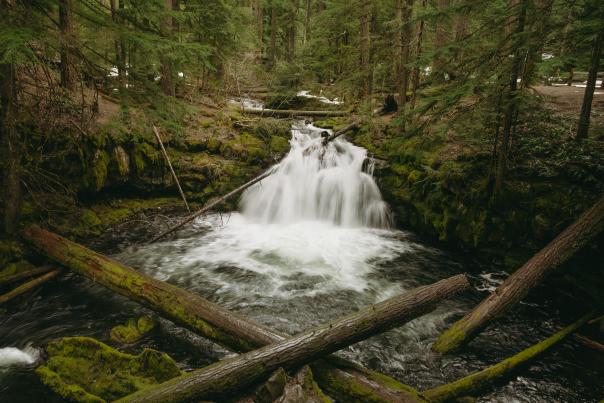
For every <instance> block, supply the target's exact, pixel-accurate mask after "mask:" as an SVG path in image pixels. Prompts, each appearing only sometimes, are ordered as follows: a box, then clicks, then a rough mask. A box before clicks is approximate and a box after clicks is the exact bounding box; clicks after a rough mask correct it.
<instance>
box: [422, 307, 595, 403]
mask: <svg viewBox="0 0 604 403" xmlns="http://www.w3.org/2000/svg"><path fill="white" fill-rule="evenodd" d="M591 317H593V313H590V314H587V315H585V316H583V317H582V318H581V319H579V320H578V321H576V322H574V323H573V324H571V325H569V326H567V327H565V328H564V329H562V330H560V331H559V332H557V333H555V334H554V335H552V336H550V337H549V338H547V339H545V340H543V341H541V342H539V343H537V344H535V345H534V346H531V347H529V348H527V349H526V350H523V351H521V352H520V353H518V354H516V355H514V356H512V357H510V358H507V359H505V360H503V361H501V362H499V363H497V364H495V365H493V366H491V367H488V368H485V369H483V370H482V371H478V372H474V373H472V374H470V375H468V376H466V377H463V378H461V379H458V380H457V381H455V382H452V383H448V384H446V385H441V386H437V387H436V388H433V389H429V390H426V391H424V392H422V394H423V395H424V397H426V399H428V401H430V402H435V403H436V402H444V401H448V400H452V399H455V398H457V397H462V396H467V395H471V394H472V393H474V392H477V391H479V390H480V389H482V388H484V387H485V386H487V385H489V384H491V383H493V382H494V381H496V380H498V379H500V378H502V377H505V376H507V375H509V374H510V373H511V372H512V371H514V370H516V369H518V367H520V366H521V365H523V364H527V363H528V362H529V361H531V360H533V359H535V358H536V357H538V356H540V355H541V354H543V353H545V352H546V351H547V350H549V349H550V348H551V347H553V346H554V345H556V344H558V343H559V342H561V341H562V340H564V339H565V338H566V337H567V336H568V335H570V334H571V333H573V332H574V331H575V330H577V329H578V328H579V327H581V326H582V325H583V324H585V323H586V322H587V321H588V320H589V318H591Z"/></svg>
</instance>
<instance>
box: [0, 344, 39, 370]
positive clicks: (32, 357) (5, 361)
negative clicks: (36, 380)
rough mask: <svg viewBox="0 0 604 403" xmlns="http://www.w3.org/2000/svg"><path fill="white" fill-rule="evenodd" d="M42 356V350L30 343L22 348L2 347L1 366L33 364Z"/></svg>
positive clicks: (0, 352) (0, 351)
mask: <svg viewBox="0 0 604 403" xmlns="http://www.w3.org/2000/svg"><path fill="white" fill-rule="evenodd" d="M39 357H40V351H39V350H38V349H36V348H35V347H33V346H32V345H31V344H28V345H27V346H25V348H23V350H20V349H18V348H16V347H3V348H0V368H6V367H11V366H15V365H31V364H33V363H35V362H36V361H37V360H38V358H39Z"/></svg>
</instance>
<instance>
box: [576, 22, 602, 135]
mask: <svg viewBox="0 0 604 403" xmlns="http://www.w3.org/2000/svg"><path fill="white" fill-rule="evenodd" d="M603 40H604V30H601V31H600V32H598V34H597V35H596V37H595V38H594V41H593V46H592V48H591V61H590V63H589V73H588V75H587V85H586V86H585V93H584V95H583V105H581V114H580V115H579V127H578V128H577V138H578V139H586V138H587V132H588V131H589V119H590V115H591V103H592V101H593V98H594V90H595V88H596V79H597V76H598V67H599V65H600V54H601V53H602V41H603ZM603 81H604V80H603Z"/></svg>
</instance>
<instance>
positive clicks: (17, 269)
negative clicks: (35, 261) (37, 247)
mask: <svg viewBox="0 0 604 403" xmlns="http://www.w3.org/2000/svg"><path fill="white" fill-rule="evenodd" d="M33 268H34V266H33V265H32V264H31V263H29V262H28V261H26V260H19V261H17V262H13V263H9V264H7V265H5V266H4V267H2V268H1V269H0V279H1V278H3V277H9V276H12V275H14V274H17V273H21V272H24V271H28V270H31V269H33Z"/></svg>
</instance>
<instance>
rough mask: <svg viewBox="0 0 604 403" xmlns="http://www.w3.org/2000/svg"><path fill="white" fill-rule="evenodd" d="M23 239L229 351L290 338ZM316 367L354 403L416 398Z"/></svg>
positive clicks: (73, 248) (340, 366)
mask: <svg viewBox="0 0 604 403" xmlns="http://www.w3.org/2000/svg"><path fill="white" fill-rule="evenodd" d="M23 237H24V239H25V240H27V241H28V242H29V243H30V244H31V245H32V246H33V247H34V248H35V249H37V250H38V251H39V252H41V253H42V254H44V255H46V256H48V257H49V258H50V259H52V260H54V261H56V262H58V263H60V264H61V265H63V266H65V267H67V268H69V269H71V270H73V271H75V272H76V273H79V274H81V275H83V276H86V277H88V278H90V279H91V280H93V281H95V282H97V283H99V284H100V285H102V286H104V287H107V288H109V289H110V290H112V291H115V292H116V293H118V294H121V295H123V296H125V297H127V298H129V299H131V300H134V301H136V302H139V303H141V304H142V305H144V306H146V307H148V308H149V309H151V310H153V311H155V312H157V313H158V314H160V315H161V316H163V317H165V318H168V319H170V320H172V321H173V322H174V323H176V324H178V325H181V326H184V327H186V328H188V329H190V330H191V331H193V332H195V333H197V334H200V335H202V336H204V337H207V338H208V339H210V340H213V341H215V342H217V343H219V344H221V345H223V346H225V347H227V348H229V349H231V350H234V351H237V352H242V351H250V350H252V349H254V348H257V347H261V346H265V345H268V344H271V343H276V342H280V341H283V340H285V339H286V338H287V337H288V336H287V335H284V334H281V333H278V332H275V331H273V330H270V329H268V328H266V327H264V326H261V325H258V324H256V323H254V322H252V321H250V320H248V319H246V318H244V317H242V316H239V315H237V314H235V313H232V312H230V311H228V310H226V309H224V308H223V307H221V306H220V305H216V304H213V303H212V302H210V301H207V300H206V299H204V298H202V297H200V296H199V295H196V294H191V293H189V292H187V291H185V290H182V289H180V288H178V287H176V286H173V285H170V284H167V283H164V282H162V281H159V280H156V279H154V278H152V277H149V276H146V275H144V274H142V273H139V272H137V271H136V270H134V269H132V268H130V267H128V266H125V265H123V264H121V263H119V262H117V261H115V260H112V259H109V258H107V257H105V256H102V255H100V254H98V253H95V252H93V251H91V250H89V249H87V248H85V247H83V246H81V245H78V244H76V243H74V242H71V241H69V240H67V239H65V238H63V237H61V236H59V235H57V234H53V233H51V232H48V231H45V230H43V229H41V228H39V227H37V226H30V227H28V228H26V229H25V230H24V231H23ZM312 367H313V371H320V373H318V374H316V379H317V382H318V383H319V385H320V386H321V388H322V389H324V390H327V391H329V393H334V394H338V395H344V394H347V395H348V396H351V398H350V400H351V401H363V402H376V403H378V402H379V403H381V402H399V401H404V400H403V399H404V398H405V397H406V396H408V395H412V393H411V392H412V389H411V388H410V387H408V386H406V385H403V384H401V383H399V382H397V381H396V380H394V379H392V378H389V377H387V376H385V375H382V374H379V373H376V372H373V371H369V370H367V369H364V368H362V367H359V366H357V365H354V364H352V363H350V362H348V361H346V360H342V359H335V358H334V357H328V358H327V359H325V360H320V361H317V362H315V363H314V364H313V366H312Z"/></svg>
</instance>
